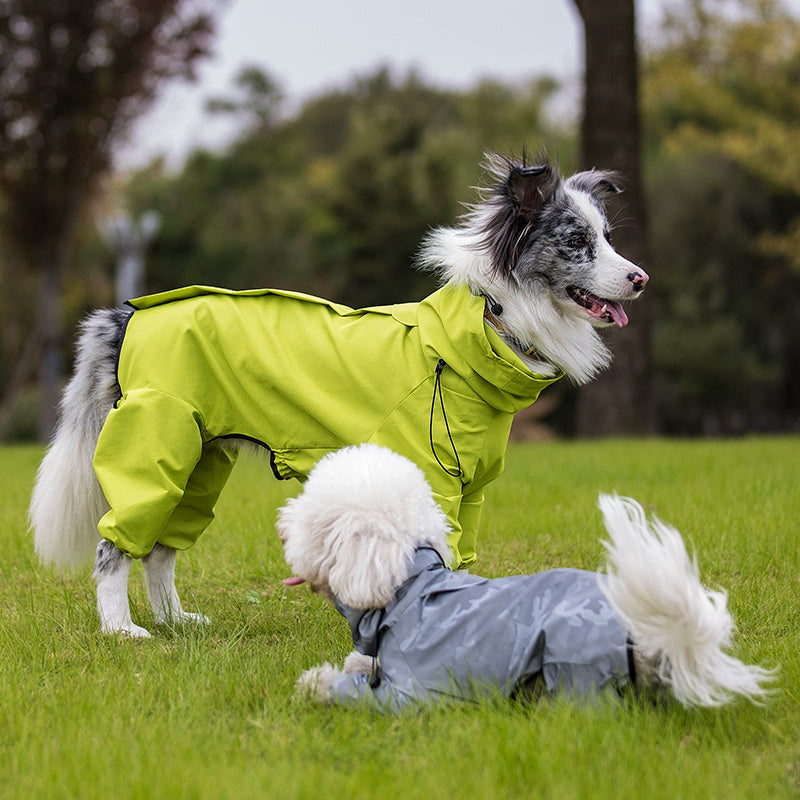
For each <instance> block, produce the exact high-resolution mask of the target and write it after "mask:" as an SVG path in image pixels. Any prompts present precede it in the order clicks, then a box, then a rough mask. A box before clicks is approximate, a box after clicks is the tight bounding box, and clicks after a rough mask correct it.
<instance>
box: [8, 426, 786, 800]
mask: <svg viewBox="0 0 800 800" xmlns="http://www.w3.org/2000/svg"><path fill="white" fill-rule="evenodd" d="M40 456H41V450H40V449H38V448H32V447H30V448H29V447H15V448H5V449H2V450H0V476H1V477H2V483H1V484H0V487H1V488H0V537H2V546H3V550H4V558H3V559H2V561H0V798H2V800H11V799H12V798H26V799H27V798H36V799H37V800H38V799H39V798H82V799H83V798H108V797H113V798H151V797H152V798H273V797H274V798H282V799H283V798H295V797H301V798H304V797H309V798H316V797H319V796H325V797H330V798H345V797H347V798H349V797H379V796H380V797H381V798H406V797H425V798H428V797H442V798H470V800H473V799H474V800H480V799H481V798H521V797H526V798H527V797H532V798H534V797H542V798H612V797H613V798H646V799H647V800H658V799H659V798H689V799H693V798H726V799H727V798H747V799H748V800H753V798H771V799H773V798H783V797H800V698H798V687H800V655H798V653H799V652H800V536H799V533H800V440H798V439H796V438H780V439H745V440H739V441H725V442H706V441H697V442H684V441H674V442H673V441H662V440H654V441H612V442H589V443H552V444H550V443H548V444H525V445H521V444H516V445H512V446H511V448H510V450H509V453H508V459H507V468H506V472H505V474H504V475H503V476H502V477H501V478H500V479H499V480H498V481H496V483H495V484H494V485H493V486H491V487H490V489H489V492H488V495H487V505H486V508H485V511H484V521H483V532H482V534H481V539H480V543H479V544H480V550H479V565H478V567H477V568H476V569H475V570H474V571H476V572H480V573H482V574H486V575H491V576H500V575H508V574H515V573H521V572H532V571H535V570H538V569H545V568H549V567H554V566H574V567H584V568H589V569H593V568H596V567H597V566H598V564H599V562H600V559H601V553H602V548H601V545H600V544H599V537H600V536H601V535H602V531H601V523H600V514H599V512H598V511H597V509H596V507H595V503H596V499H597V494H598V493H599V492H600V491H618V492H619V493H621V494H627V495H630V496H632V497H635V498H637V499H638V500H640V501H641V502H642V503H643V504H644V505H645V507H646V508H648V509H649V510H652V511H655V512H657V513H658V515H659V516H660V517H661V518H662V519H664V520H665V521H667V522H670V523H672V524H674V525H675V526H676V527H678V528H679V529H680V530H681V531H682V532H683V533H684V535H685V537H686V538H687V540H688V541H689V542H690V543H691V544H692V545H693V546H694V547H695V548H696V549H697V552H698V556H699V562H700V567H701V572H702V575H703V577H704V579H705V580H706V581H707V582H709V583H711V584H714V585H718V586H722V587H725V588H726V589H727V590H728V591H729V602H730V605H731V608H732V610H733V613H734V615H735V617H736V618H737V621H738V626H739V631H738V636H737V640H736V653H737V655H739V656H740V657H742V658H743V659H744V660H747V661H753V662H759V663H762V664H764V665H765V666H769V667H774V666H780V673H779V686H780V691H779V693H778V694H777V695H776V696H775V697H774V698H773V699H772V700H771V701H770V702H769V703H768V704H767V705H766V707H763V708H759V707H755V706H752V705H749V704H743V703H742V704H738V705H735V706H733V707H730V708H726V709H723V710H716V711H694V712H689V711H685V710H683V709H681V708H680V707H678V706H675V705H666V706H660V707H656V706H653V705H650V704H648V703H646V702H643V701H636V700H633V699H632V698H629V699H627V700H626V701H625V702H623V703H621V704H620V703H610V702H609V703H600V704H595V705H591V706H578V705H573V704H570V703H568V702H566V701H555V702H545V703H542V704H540V705H538V706H535V707H528V708H522V707H519V706H515V705H513V704H511V703H506V702H500V703H484V704H482V705H479V706H462V707H456V708H438V709H431V710H427V711H424V712H422V713H417V714H406V715H401V716H399V717H394V718H391V717H381V716H378V715H376V714H371V713H366V712H359V711H354V710H342V709H331V708H319V707H315V706H313V705H311V704H309V703H307V702H296V701H293V700H292V691H293V685H294V681H295V678H296V676H297V675H298V674H299V672H300V671H301V670H303V669H305V668H306V667H309V666H311V665H314V664H316V663H319V662H321V661H324V660H330V661H335V660H340V659H342V658H343V657H344V656H345V655H346V653H347V652H348V651H349V642H348V628H347V624H346V623H345V621H344V620H343V619H341V618H340V617H339V616H338V615H337V614H336V612H335V611H334V610H332V609H331V608H329V607H328V606H327V605H326V604H325V603H324V602H323V601H321V600H320V599H319V598H317V597H314V596H312V595H310V594H309V592H308V590H307V589H305V588H304V587H299V588H295V589H287V588H285V587H284V586H282V584H281V582H280V581H281V578H283V577H286V576H287V575H288V569H287V567H286V566H285V565H284V563H283V560H282V557H281V549H280V544H279V542H278V539H277V537H276V535H275V534H274V530H273V525H274V520H275V509H276V507H277V506H278V505H279V504H280V503H281V502H282V501H283V500H284V499H285V498H286V497H287V496H289V495H290V494H293V493H296V492H297V491H298V489H299V487H298V486H297V484H284V483H278V482H276V481H274V480H273V479H272V477H271V474H270V470H269V467H268V465H267V463H266V462H265V461H259V460H255V459H242V461H241V462H240V463H239V464H238V465H237V467H236V470H235V471H234V475H233V477H232V479H231V482H230V484H229V486H228V488H227V491H226V492H225V493H224V495H223V498H222V500H221V502H220V505H219V509H218V518H217V521H216V522H215V523H214V525H213V526H212V528H211V529H210V530H209V531H208V533H207V534H206V535H205V536H204V537H203V538H202V540H201V541H200V543H199V544H198V546H197V547H195V548H194V549H193V550H191V551H189V552H188V553H186V554H183V555H181V556H179V559H178V574H179V591H180V592H181V597H182V599H183V601H184V607H186V608H188V609H192V610H194V609H195V607H196V608H197V609H199V610H202V611H203V612H204V613H206V614H207V615H208V616H209V617H211V619H212V625H211V626H210V627H208V628H206V629H188V630H174V631H173V630H166V629H160V630H157V632H156V634H155V636H154V637H153V639H151V640H149V641H129V640H124V639H116V638H113V637H102V636H101V635H100V634H99V633H98V623H97V620H96V616H95V609H94V585H93V581H92V579H91V567H90V565H87V566H86V568H85V569H84V570H83V571H82V572H80V573H78V574H76V575H72V576H66V577H65V576H59V575H56V574H54V573H53V572H51V571H50V570H46V569H42V568H41V567H39V566H38V565H37V563H36V561H35V559H34V556H33V553H32V547H31V543H30V541H29V537H28V534H27V532H26V511H27V502H28V495H29V492H30V487H31V483H32V480H33V475H34V471H35V468H36V465H37V463H38V460H39V458H40ZM131 601H132V606H133V614H134V619H135V620H136V621H137V622H138V623H139V624H141V625H144V626H145V627H147V628H149V629H152V628H153V619H152V615H151V613H150V611H149V607H148V605H147V602H146V599H145V594H144V587H143V583H142V581H141V569H140V567H139V565H134V570H133V580H132V582H131Z"/></svg>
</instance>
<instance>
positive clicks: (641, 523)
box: [278, 444, 774, 707]
mask: <svg viewBox="0 0 800 800" xmlns="http://www.w3.org/2000/svg"><path fill="white" fill-rule="evenodd" d="M599 507H600V510H601V512H602V514H603V520H604V523H605V528H606V531H607V534H608V540H607V541H604V542H603V545H604V546H605V549H606V556H607V561H606V569H605V572H606V574H607V576H608V579H607V581H605V582H602V581H601V582H600V583H599V586H600V590H601V591H602V592H603V593H604V594H605V596H606V597H607V599H608V601H609V603H610V605H611V606H612V607H613V609H614V610H615V612H616V613H617V615H618V617H619V618H620V621H621V622H622V625H623V626H624V628H625V630H627V631H628V633H629V637H628V638H629V640H630V641H631V642H632V643H633V659H634V662H635V676H636V687H637V689H639V690H642V691H643V692H645V693H647V694H649V695H651V696H656V695H660V694H662V693H664V692H665V691H666V692H669V693H670V694H671V695H672V696H673V697H674V698H675V699H676V700H677V701H678V702H680V703H681V704H682V705H684V706H687V707H695V706H703V707H708V706H720V705H724V704H726V703H729V702H731V701H733V700H734V699H736V698H737V697H744V698H747V699H749V700H751V701H753V702H759V701H761V700H763V699H764V698H765V697H766V696H767V695H768V694H769V689H768V688H767V684H768V682H769V681H770V680H771V679H772V678H773V677H774V673H773V672H770V671H768V670H764V669H763V668H761V667H757V666H750V665H746V664H744V663H742V662H741V661H739V660H738V659H736V658H734V657H733V656H732V655H730V654H729V653H728V652H727V650H728V649H729V648H730V645H731V640H732V634H733V630H734V622H733V618H732V617H731V615H730V612H729V611H728V607H727V595H726V594H725V592H723V591H719V590H713V589H709V588H707V587H705V586H703V584H702V583H701V581H700V577H699V571H698V567H697V562H696V560H695V559H693V558H691V557H690V556H689V555H688V553H687V552H686V548H685V546H684V543H683V539H682V537H681V535H680V533H679V532H678V531H677V530H675V529H674V528H672V527H671V526H669V525H665V524H664V523H663V522H661V521H660V520H658V519H656V518H653V519H647V517H646V515H645V512H644V510H643V509H642V507H641V506H640V505H639V503H637V502H636V501H634V500H631V499H630V498H624V497H619V496H617V495H600V499H599ZM448 530H449V526H448V524H447V520H446V518H445V517H444V515H443V514H442V513H441V511H440V509H439V508H438V506H437V505H436V503H435V502H434V501H433V497H432V494H431V490H430V487H429V485H428V484H427V482H426V480H425V476H424V474H423V473H422V471H421V470H420V469H419V468H418V467H416V465H414V464H412V463H411V462H410V461H409V460H408V459H406V458H404V457H403V456H400V455H398V454H397V453H394V452H393V451H391V450H389V449H387V448H384V447H378V446H377V445H374V444H367V445H361V446H360V447H347V448H344V449H343V450H339V451H337V452H335V453H331V454H329V455H327V456H326V457H325V458H323V459H322V460H321V461H320V462H319V463H318V464H317V465H316V467H315V468H314V469H313V470H312V472H311V474H310V475H309V479H308V481H307V483H306V484H305V487H304V489H303V492H302V493H301V494H300V496H299V497H297V498H293V499H291V500H289V501H288V502H287V504H286V505H285V506H284V507H283V508H282V509H281V511H280V513H279V518H278V534H279V536H280V538H281V541H282V542H283V546H284V555H285V557H286V560H287V562H288V563H289V565H290V566H291V567H292V569H293V571H294V574H295V575H296V576H297V578H296V579H294V580H292V581H291V583H292V584H294V583H298V582H301V581H307V582H308V583H309V585H310V586H311V588H312V589H313V590H314V591H315V592H318V593H320V594H321V595H322V596H324V597H326V598H327V599H328V600H331V601H333V600H335V599H338V600H339V601H341V602H342V603H344V604H345V605H346V606H349V607H351V608H354V609H382V608H384V607H385V606H386V605H387V604H388V603H389V602H390V601H391V600H392V598H393V597H394V595H395V593H396V591H397V589H398V588H399V587H401V586H402V585H403V584H404V582H405V581H406V579H407V578H408V574H409V568H410V566H411V563H412V561H413V556H414V551H415V550H416V548H417V547H423V546H424V547H429V548H431V549H433V550H436V551H437V552H438V553H439V554H440V556H441V557H442V559H443V561H444V562H445V563H447V559H448V545H447V532H448ZM286 583H289V581H286ZM492 583H493V582H492V581H488V582H487V583H486V587H487V590H489V585H490V584H492ZM409 591H410V590H409ZM456 591H457V589H456ZM412 594H413V592H412ZM470 597H472V598H473V599H474V595H470ZM429 601H430V602H429ZM403 602H406V603H407V602H408V595H404V600H403ZM417 603H418V604H419V605H420V606H423V605H424V606H425V610H423V609H422V608H420V609H419V610H418V609H417V605H416V604H417ZM435 608H438V609H440V610H442V608H444V610H443V611H442V613H443V615H444V616H443V618H442V619H441V620H439V619H437V618H436V615H435V614H434V615H433V616H432V617H431V616H429V615H431V614H432V613H433V612H432V611H431V609H435ZM489 608H491V609H493V611H494V612H495V613H496V607H494V606H489ZM451 613H452V609H451V608H450V607H449V606H447V605H446V604H445V605H444V607H443V606H442V605H441V604H437V603H436V601H435V600H434V599H431V598H429V597H428V595H427V593H426V592H425V591H423V592H422V594H421V595H420V596H419V597H417V598H415V601H414V603H412V604H411V605H409V606H408V607H407V608H405V609H404V612H403V614H404V618H405V617H406V615H411V617H412V618H413V620H414V623H413V624H414V626H417V625H419V626H423V633H422V638H423V639H426V637H427V636H430V635H431V634H429V633H426V631H428V629H435V630H437V631H438V633H439V634H440V635H442V631H443V630H444V629H446V627H447V625H448V624H452V622H451V619H450V616H449V615H450V614H451ZM519 623H520V624H519V626H518V625H514V624H508V625H505V626H503V625H497V619H496V618H495V617H493V618H491V619H487V620H486V625H487V627H488V628H491V629H492V631H493V636H495V637H500V636H504V635H507V636H508V638H509V640H510V641H512V642H519V643H520V647H521V648H523V649H524V647H525V646H527V642H525V641H524V636H523V635H521V630H522V631H524V624H525V623H524V621H523V620H519ZM381 624H382V625H383V624H386V625H387V626H388V623H381ZM576 624H577V625H580V624H581V623H579V622H577V621H576ZM504 630H505V633H503V631H504ZM406 633H408V630H406ZM520 640H521V641H520ZM378 641H379V642H380V641H381V637H380V636H379V639H378ZM426 641H427V639H426ZM494 641H495V642H497V639H495V640H494ZM406 646H407V648H408V649H407V650H404V647H406ZM390 649H391V650H392V652H396V651H398V650H400V651H402V655H401V656H395V657H399V658H402V659H403V661H404V662H405V663H402V664H398V665H396V668H397V669H398V670H399V671H400V673H401V674H402V675H404V676H405V675H406V673H407V672H412V673H413V670H414V665H413V663H412V664H409V663H408V662H407V661H406V659H408V658H411V659H413V658H415V657H416V655H418V653H417V650H418V647H417V646H416V645H415V644H414V643H410V642H406V641H405V640H403V643H402V644H397V643H395V644H393V645H392V646H391V648H390ZM430 652H431V651H430V650H427V649H426V650H425V658H426V659H427V661H426V675H430V674H431V673H432V672H440V673H441V675H442V676H443V677H442V685H441V687H440V689H441V691H440V692H432V693H430V694H425V695H424V698H425V701H427V702H429V701H430V698H431V697H459V696H461V692H462V691H463V693H464V695H465V696H470V692H469V691H468V687H458V688H456V687H454V686H453V685H452V682H451V681H450V680H449V679H447V676H452V675H459V674H461V672H463V668H462V666H461V663H460V662H461V661H462V660H465V661H466V662H467V663H469V657H470V656H469V653H470V652H471V651H470V650H469V648H466V647H455V648H453V649H452V650H451V649H447V650H445V649H443V648H441V647H440V648H436V649H435V652H436V653H437V655H438V657H439V658H441V659H442V663H440V664H435V665H431V664H430V661H429V660H430V658H431V657H432V656H431V654H430ZM483 655H484V656H487V654H483ZM488 656H489V657H490V658H491V654H488ZM477 657H478V656H477V654H475V658H476V659H477ZM586 657H587V658H588V657H589V656H588V655H587V656H586ZM601 657H603V658H604V657H605V654H603V656H601ZM376 659H377V661H378V662H379V665H376V664H374V663H373V660H372V658H370V657H368V656H365V655H363V654H362V653H359V652H358V651H354V652H353V653H351V654H350V656H348V658H347V660H346V661H345V663H344V665H343V667H342V668H341V669H339V668H336V667H333V666H331V665H330V664H323V665H321V666H319V667H313V668H312V669H309V670H307V671H306V672H304V673H303V674H302V676H301V677H300V679H299V680H298V688H299V689H300V690H301V693H303V694H307V695H309V696H310V697H311V698H313V699H315V700H317V701H319V702H322V703H328V702H333V701H335V699H336V695H335V694H333V692H332V687H333V684H334V682H335V681H336V680H337V679H338V678H340V677H341V676H343V675H345V674H347V673H364V674H370V673H373V674H375V670H376V669H378V670H379V671H382V672H383V671H385V672H388V673H391V672H392V671H393V669H394V668H393V667H392V665H391V664H390V663H387V661H386V659H387V655H386V648H382V647H381V645H380V644H378V650H377V655H376ZM507 666H508V662H507V659H506V660H503V659H502V658H501V659H499V660H498V662H497V664H496V669H493V670H492V674H493V675H494V679H495V680H496V681H497V686H498V687H499V686H502V685H503V684H504V683H505V682H506V680H507V678H506V675H505V674H504V668H506V667H507ZM409 667H410V669H409ZM434 668H435V669H434ZM409 686H410V684H409V683H406V682H404V683H403V686H402V688H403V691H404V692H413V691H414V689H412V688H409ZM364 699H365V700H366V701H367V702H369V695H365V697H364ZM418 699H419V700H420V702H422V701H423V697H422V696H420V697H419V698H418Z"/></svg>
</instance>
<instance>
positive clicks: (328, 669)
mask: <svg viewBox="0 0 800 800" xmlns="http://www.w3.org/2000/svg"><path fill="white" fill-rule="evenodd" d="M341 675H344V673H343V672H342V671H341V670H340V669H337V668H336V667H334V666H331V665H330V664H328V663H327V662H325V663H324V664H321V665H320V666H318V667H312V668H311V669H307V670H306V671H305V672H303V673H302V674H301V675H300V677H299V678H298V679H297V683H296V684H295V691H294V696H295V699H297V700H312V701H314V702H315V703H322V704H327V703H330V702H331V686H332V685H333V682H334V680H335V679H336V678H338V677H339V676H341Z"/></svg>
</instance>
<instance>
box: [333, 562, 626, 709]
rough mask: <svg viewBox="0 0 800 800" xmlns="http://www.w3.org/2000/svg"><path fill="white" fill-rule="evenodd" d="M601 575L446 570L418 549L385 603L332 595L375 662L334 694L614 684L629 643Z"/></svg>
mask: <svg viewBox="0 0 800 800" xmlns="http://www.w3.org/2000/svg"><path fill="white" fill-rule="evenodd" d="M601 580H604V576H603V575H600V574H598V573H595V572H585V571H583V570H577V569H556V570H550V571H547V572H540V573H537V574H534V575H518V576H512V577H508V578H499V579H495V580H490V579H488V578H481V577H478V576H475V575H470V574H466V573H464V572H452V571H451V570H449V569H447V568H446V567H445V566H444V564H443V563H442V560H441V558H440V557H439V555H438V553H436V551H435V550H433V549H432V548H428V547H421V548H418V549H417V551H416V552H415V556H414V565H413V568H412V570H411V575H410V577H409V578H408V579H407V580H406V582H405V583H404V584H403V585H402V586H401V587H400V589H399V590H398V592H397V594H396V595H395V597H394V599H393V600H392V601H391V603H389V605H387V606H386V607H385V608H381V609H369V610H366V611H365V610H356V609H352V608H349V607H347V606H345V605H344V604H342V603H341V602H338V601H337V604H336V607H337V609H338V610H339V612H340V613H341V614H342V615H343V616H344V617H345V618H346V619H347V620H348V622H349V623H350V628H351V631H352V634H353V642H354V644H355V647H356V649H357V650H358V651H359V652H361V653H363V654H364V655H367V656H373V657H376V658H377V659H378V660H377V661H376V670H375V671H374V672H373V674H372V675H364V674H350V675H345V676H342V677H340V678H337V679H336V680H335V682H334V685H333V688H332V696H333V702H335V703H339V704H344V705H353V704H356V703H361V702H365V703H367V704H368V705H374V706H376V707H378V708H379V709H380V710H382V711H398V710H400V709H401V708H403V707H405V706H407V705H409V704H412V705H413V704H415V703H416V704H420V703H429V702H435V701H440V700H447V699H450V700H474V699H477V698H478V697H481V696H487V695H491V694H498V693H499V694H501V695H503V696H513V695H515V694H517V693H518V692H519V691H520V690H528V689H532V690H533V691H540V690H544V691H546V692H549V693H555V692H557V691H561V692H565V693H568V694H573V695H577V696H586V695H590V694H593V693H595V692H598V691H600V690H602V689H605V688H613V689H616V690H621V689H623V688H624V687H626V686H627V685H631V684H633V683H634V681H635V676H634V669H633V664H632V653H631V646H630V642H629V639H628V633H627V631H626V630H625V627H624V626H623V624H622V622H621V621H620V619H619V617H618V616H617V614H616V612H615V611H614V610H613V608H612V607H611V606H610V605H609V603H608V601H607V600H606V598H605V596H604V595H603V593H602V591H601V589H600V583H599V582H600V581H601ZM378 664H379V666H377V665H378Z"/></svg>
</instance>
